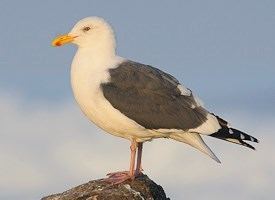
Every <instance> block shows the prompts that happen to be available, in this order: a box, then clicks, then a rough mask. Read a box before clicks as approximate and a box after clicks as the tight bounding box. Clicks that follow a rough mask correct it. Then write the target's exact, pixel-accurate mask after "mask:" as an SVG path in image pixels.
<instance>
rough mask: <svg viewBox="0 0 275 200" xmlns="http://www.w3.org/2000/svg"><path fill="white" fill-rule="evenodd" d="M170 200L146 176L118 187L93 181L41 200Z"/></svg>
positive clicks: (161, 189) (159, 187) (100, 181)
mask: <svg viewBox="0 0 275 200" xmlns="http://www.w3.org/2000/svg"><path fill="white" fill-rule="evenodd" d="M128 199H129V200H130V199H131V200H169V198H167V197H166V194H165V192H164V190H163V188H162V187H161V186H160V185H157V184H156V183H155V182H154V181H152V180H151V179H149V178H148V176H146V175H141V176H139V177H138V178H136V179H135V180H133V181H130V180H129V181H126V182H124V183H121V184H118V185H112V184H109V183H106V182H105V181H104V179H99V180H93V181H90V182H88V183H85V184H82V185H79V186H77V187H74V188H72V189H70V190H68V191H65V192H63V193H60V194H54V195H50V196H47V197H44V198H42V199H41V200H128Z"/></svg>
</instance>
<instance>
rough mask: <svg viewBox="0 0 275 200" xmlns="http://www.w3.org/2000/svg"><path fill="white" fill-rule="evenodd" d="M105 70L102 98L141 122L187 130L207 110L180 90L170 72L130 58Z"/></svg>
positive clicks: (204, 119)
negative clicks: (106, 76) (105, 81)
mask: <svg viewBox="0 0 275 200" xmlns="http://www.w3.org/2000/svg"><path fill="white" fill-rule="evenodd" d="M109 72H110V80H109V82H107V83H102V84H101V88H102V90H103V94H104V96H105V98H106V99H107V100H108V101H109V102H110V103H111V104H112V106H113V107H114V108H116V109H118V110H119V111H120V112H122V113H123V114H124V115H126V116H127V117H129V118H131V119H132V120H134V121H135V122H137V123H138V124H140V125H141V126H143V127H145V128H147V129H182V130H188V129H192V128H196V127H198V126H200V125H201V124H202V123H203V122H205V121H206V115H207V114H208V112H207V111H206V110H205V109H204V108H202V107H201V106H199V105H198V104H197V103H196V101H195V99H194V97H193V94H192V93H191V91H190V93H189V95H182V94H181V91H180V90H179V89H178V85H179V84H180V83H179V82H178V81H177V79H175V78H174V77H173V76H171V75H169V74H167V73H165V72H163V71H161V70H159V69H157V68H154V67H151V66H149V65H143V64H140V63H136V62H132V61H125V62H123V63H121V64H120V65H119V66H118V67H117V68H114V69H110V71H109Z"/></svg>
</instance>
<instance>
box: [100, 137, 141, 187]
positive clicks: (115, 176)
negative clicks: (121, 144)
mask: <svg viewBox="0 0 275 200" xmlns="http://www.w3.org/2000/svg"><path fill="white" fill-rule="evenodd" d="M136 149H137V142H136V141H134V140H133V141H132V142H131V146H130V150H131V159H130V169H129V171H122V172H114V173H109V174H107V176H109V178H107V179H105V180H106V181H107V182H111V183H113V184H119V183H122V182H124V181H126V180H128V179H134V178H135V161H136Z"/></svg>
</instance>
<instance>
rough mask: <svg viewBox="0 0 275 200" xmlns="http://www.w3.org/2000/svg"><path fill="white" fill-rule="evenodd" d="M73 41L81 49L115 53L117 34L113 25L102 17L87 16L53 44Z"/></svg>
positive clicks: (58, 44)
mask: <svg viewBox="0 0 275 200" xmlns="http://www.w3.org/2000/svg"><path fill="white" fill-rule="evenodd" d="M68 43H73V44H76V45H77V46H78V47H79V48H80V49H83V48H85V49H89V50H90V51H91V53H96V54H98V53H108V54H115V36H114V33H113V30H112V28H111V26H110V25H109V24H108V23H107V22H106V21H105V20H104V19H102V18H100V17H87V18H84V19H82V20H80V21H79V22H77V23H76V25H75V26H74V27H73V28H72V30H71V31H70V32H69V33H68V34H65V35H60V36H58V37H56V38H55V39H54V40H53V41H52V45H53V46H62V45H64V44H68Z"/></svg>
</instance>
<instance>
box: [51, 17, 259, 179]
mask: <svg viewBox="0 0 275 200" xmlns="http://www.w3.org/2000/svg"><path fill="white" fill-rule="evenodd" d="M68 43H73V44H75V45H76V46H77V47H78V49H77V52H76V54H75V56H74V59H73V61H72V65H71V85H72V90H73V93H74V97H75V99H76V101H77V103H78V104H79V106H80V108H81V110H82V111H83V113H84V114H85V115H86V116H87V118H88V119H89V120H90V121H92V122H93V123H94V124H96V125H97V126H98V127H100V128H101V129H103V130H104V131H106V132H107V133H110V134H112V135H114V136H117V137H121V138H125V139H128V140H129V141H130V142H131V146H130V152H131V154H130V155H131V159H130V169H129V171H121V172H114V173H109V174H107V175H108V178H106V179H107V180H108V181H110V182H112V183H121V182H124V181H126V180H129V179H132V180H133V179H135V177H137V176H139V175H141V174H142V170H143V169H142V165H141V159H142V149H143V143H144V142H147V141H152V140H153V139H157V138H169V139H173V140H176V141H179V142H183V143H186V144H188V145H190V146H192V147H194V148H196V149H198V150H199V151H201V152H202V153H205V154H206V155H208V156H210V157H211V158H212V159H214V160H215V161H217V162H218V163H220V160H219V159H218V158H217V157H216V155H215V154H214V153H213V152H212V151H211V149H210V148H209V147H208V146H207V145H206V144H205V142H204V141H203V139H202V137H201V136H202V135H206V136H211V137H215V138H218V139H222V140H225V141H228V142H231V143H236V144H239V145H242V146H246V147H248V148H251V149H255V148H254V147H253V146H252V145H250V144H248V143H246V142H245V141H251V142H258V140H257V139H256V138H255V137H252V136H250V135H248V134H246V133H244V132H242V131H239V130H237V129H235V128H232V127H231V126H230V125H229V123H228V122H227V121H225V120H224V119H222V118H220V117H219V116H217V115H215V114H214V113H211V112H209V111H208V110H206V109H205V108H204V106H203V104H202V103H201V101H200V100H199V99H198V97H197V96H196V95H195V94H194V93H193V92H192V91H191V90H190V89H189V88H187V87H185V86H184V85H183V84H181V83H180V82H179V81H178V80H177V79H176V78H174V77H173V76H172V75H170V74H168V73H166V72H163V71H161V70H160V69H158V68H155V67H152V66H150V65H146V64H141V63H138V62H135V61H132V60H129V59H126V58H123V57H120V56H118V55H117V54H116V41H115V35H114V32H113V29H112V27H111V26H110V24H109V23H108V22H106V21H105V20H104V19H102V18H100V17H87V18H84V19H82V20H80V21H79V22H78V23H77V24H76V25H75V26H74V27H73V28H72V30H71V31H70V32H69V33H68V34H65V35H60V36H57V37H56V38H55V39H54V40H53V41H52V45H53V46H62V45H64V44H68Z"/></svg>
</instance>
